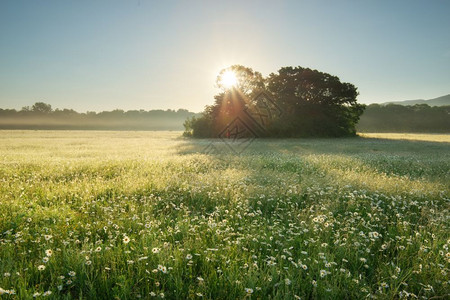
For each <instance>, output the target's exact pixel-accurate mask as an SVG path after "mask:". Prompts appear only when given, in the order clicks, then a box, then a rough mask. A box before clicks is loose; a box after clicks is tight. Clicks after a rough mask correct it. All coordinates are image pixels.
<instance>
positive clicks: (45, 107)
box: [31, 102, 52, 114]
mask: <svg viewBox="0 0 450 300" xmlns="http://www.w3.org/2000/svg"><path fill="white" fill-rule="evenodd" d="M31 110H32V111H33V112H36V113H43V114H48V113H51V112H52V106H51V105H50V104H47V103H44V102H36V103H35V104H34V105H33V106H32V107H31Z"/></svg>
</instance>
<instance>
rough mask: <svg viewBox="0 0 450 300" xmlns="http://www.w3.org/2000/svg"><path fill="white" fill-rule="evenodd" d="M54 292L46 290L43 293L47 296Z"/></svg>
mask: <svg viewBox="0 0 450 300" xmlns="http://www.w3.org/2000/svg"><path fill="white" fill-rule="evenodd" d="M51 294H52V291H46V292H44V293H43V294H42V296H44V297H47V296H50V295H51Z"/></svg>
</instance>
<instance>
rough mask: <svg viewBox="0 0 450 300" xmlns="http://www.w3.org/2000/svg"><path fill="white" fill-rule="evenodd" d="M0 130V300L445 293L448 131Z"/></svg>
mask: <svg viewBox="0 0 450 300" xmlns="http://www.w3.org/2000/svg"><path fill="white" fill-rule="evenodd" d="M209 142H210V141H207V140H187V139H183V138H181V133H180V132H91V131H89V132H82V131H0V288H1V289H0V294H2V296H0V298H2V299H3V298H5V299H9V298H11V299H32V298H33V296H34V297H47V298H55V299H79V298H81V299H85V298H86V299H95V298H100V299H136V298H143V299H146V298H152V297H155V298H164V297H165V298H168V299H189V298H192V299H200V298H206V299H244V298H247V299H300V298H301V299H311V298H317V299H343V298H347V299H363V298H366V297H373V298H377V299H392V298H394V299H397V298H402V299H403V298H405V299H406V298H408V299H409V298H417V297H418V298H433V299H439V298H442V299H444V298H447V299H448V297H449V290H450V287H449V283H450V281H449V263H450V251H449V249H448V247H449V245H450V230H449V229H450V228H449V221H450V219H449V216H450V214H449V207H450V206H449V199H450V136H449V135H440V136H439V137H437V136H435V135H404V134H402V136H400V137H399V136H395V135H392V134H391V135H389V134H386V135H376V134H374V135H370V134H367V135H364V137H359V138H349V139H291V140H257V141H254V142H253V143H252V144H251V145H250V146H249V147H248V148H247V149H246V150H245V151H244V152H243V153H242V154H241V155H239V156H238V155H232V154H227V153H225V154H221V155H214V154H204V153H202V150H203V149H204V148H205V147H206V146H207V145H208V143H209Z"/></svg>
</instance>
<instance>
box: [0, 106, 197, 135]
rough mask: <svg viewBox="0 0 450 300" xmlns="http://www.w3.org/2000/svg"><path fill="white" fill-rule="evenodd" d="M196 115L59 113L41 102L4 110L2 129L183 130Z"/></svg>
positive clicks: (1, 112)
mask: <svg viewBox="0 0 450 300" xmlns="http://www.w3.org/2000/svg"><path fill="white" fill-rule="evenodd" d="M194 115H195V113H193V112H189V111H188V110H186V109H178V110H176V111H175V110H171V109H168V110H150V111H145V110H142V109H141V110H129V111H123V110H121V109H116V110H113V111H103V112H99V113H97V112H86V113H79V112H76V111H74V110H73V109H55V110H53V109H52V107H51V105H50V104H46V103H43V102H37V103H35V104H34V105H33V106H32V107H28V106H26V107H23V108H22V109H21V110H19V111H17V110H15V109H0V129H49V130H50V129H60V130H62V129H65V130H183V123H184V121H185V120H186V119H187V118H190V117H192V116H194Z"/></svg>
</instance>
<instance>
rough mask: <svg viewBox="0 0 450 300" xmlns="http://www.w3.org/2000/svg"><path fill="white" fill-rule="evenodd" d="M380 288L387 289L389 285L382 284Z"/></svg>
mask: <svg viewBox="0 0 450 300" xmlns="http://www.w3.org/2000/svg"><path fill="white" fill-rule="evenodd" d="M381 287H382V288H385V289H387V288H388V287H389V285H388V284H387V283H386V282H382V283H381Z"/></svg>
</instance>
